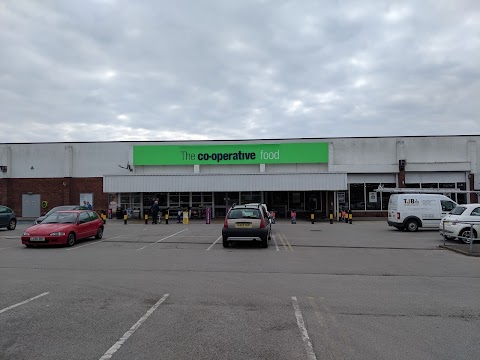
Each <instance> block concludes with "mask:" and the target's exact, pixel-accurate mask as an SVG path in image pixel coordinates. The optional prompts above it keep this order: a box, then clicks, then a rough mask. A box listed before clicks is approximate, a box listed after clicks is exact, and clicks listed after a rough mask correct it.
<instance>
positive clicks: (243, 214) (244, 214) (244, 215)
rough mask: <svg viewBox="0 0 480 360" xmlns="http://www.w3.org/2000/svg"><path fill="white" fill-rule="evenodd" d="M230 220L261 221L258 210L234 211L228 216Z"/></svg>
mask: <svg viewBox="0 0 480 360" xmlns="http://www.w3.org/2000/svg"><path fill="white" fill-rule="evenodd" d="M228 218H229V219H260V211H259V210H258V209H233V210H232V211H230V213H229V214H228Z"/></svg>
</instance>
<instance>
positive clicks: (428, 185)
mask: <svg viewBox="0 0 480 360" xmlns="http://www.w3.org/2000/svg"><path fill="white" fill-rule="evenodd" d="M422 189H438V183H422Z"/></svg>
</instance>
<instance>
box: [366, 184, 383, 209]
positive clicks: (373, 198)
mask: <svg viewBox="0 0 480 360" xmlns="http://www.w3.org/2000/svg"><path fill="white" fill-rule="evenodd" d="M379 185H380V184H375V183H371V184H365V191H366V193H367V210H380V209H381V201H382V200H381V198H382V196H381V193H379V192H376V191H375V190H376V189H378V186H379Z"/></svg>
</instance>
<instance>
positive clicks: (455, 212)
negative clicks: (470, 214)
mask: <svg viewBox="0 0 480 360" xmlns="http://www.w3.org/2000/svg"><path fill="white" fill-rule="evenodd" d="M466 209H467V208H466V207H465V206H456V207H455V208H454V209H453V210H452V211H451V212H450V214H452V215H462V214H463V212H464V211H465V210H466Z"/></svg>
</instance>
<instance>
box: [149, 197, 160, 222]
mask: <svg viewBox="0 0 480 360" xmlns="http://www.w3.org/2000/svg"><path fill="white" fill-rule="evenodd" d="M151 211H152V217H153V219H152V224H158V212H159V211H160V207H159V206H158V201H157V200H155V202H154V203H153V205H152V208H151Z"/></svg>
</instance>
